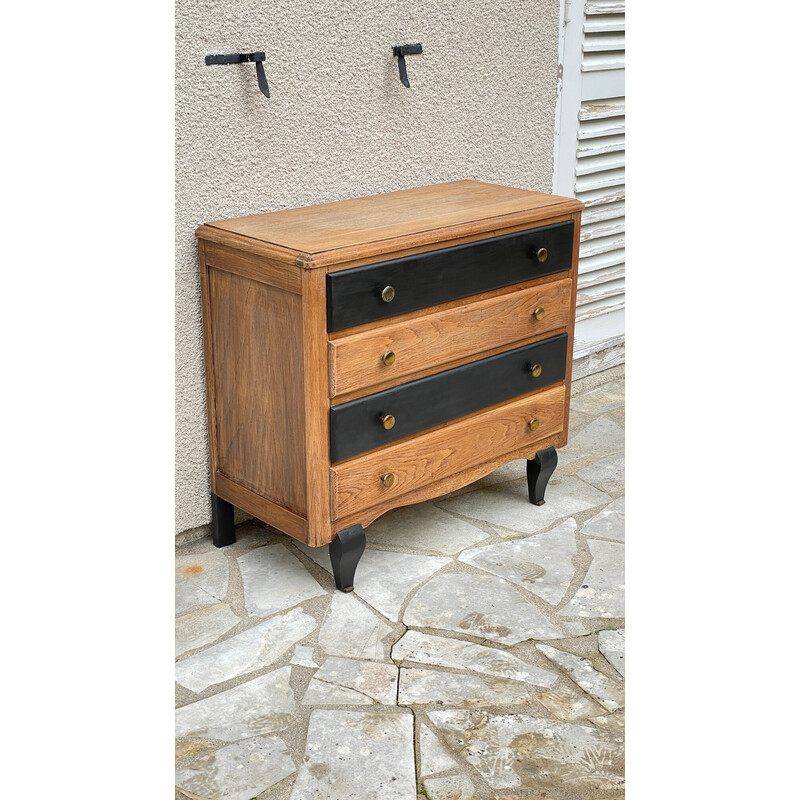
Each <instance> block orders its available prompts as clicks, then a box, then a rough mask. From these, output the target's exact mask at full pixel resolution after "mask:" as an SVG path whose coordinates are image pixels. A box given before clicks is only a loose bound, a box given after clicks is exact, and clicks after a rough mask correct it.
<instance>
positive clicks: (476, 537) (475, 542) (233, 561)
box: [175, 367, 625, 800]
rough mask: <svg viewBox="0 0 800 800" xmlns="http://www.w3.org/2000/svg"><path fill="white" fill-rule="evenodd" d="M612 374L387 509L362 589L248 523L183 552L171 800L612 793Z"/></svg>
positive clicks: (615, 629)
mask: <svg viewBox="0 0 800 800" xmlns="http://www.w3.org/2000/svg"><path fill="white" fill-rule="evenodd" d="M623 451H624V368H623V367H616V368H614V369H612V370H607V371H606V372H604V373H600V375H595V376H592V377H591V378H587V379H584V380H583V381H577V382H576V383H575V385H574V387H573V399H572V411H571V420H570V443H569V445H568V446H567V447H565V448H563V449H562V450H560V451H559V454H558V455H559V463H558V467H557V469H556V472H555V474H554V475H553V477H552V479H551V480H550V484H549V486H548V489H547V493H546V503H545V505H543V506H540V507H536V506H532V505H530V503H528V499H527V488H526V481H525V462H524V461H516V462H513V463H511V464H507V465H506V466H504V467H502V468H501V469H499V470H497V471H496V472H494V473H492V474H491V475H489V476H487V477H485V478H483V479H482V480H480V481H478V482H476V483H474V484H472V485H471V486H469V487H466V488H465V489H462V490H460V491H458V492H454V493H452V494H450V495H448V496H446V497H443V498H440V499H437V500H435V501H432V502H428V503H421V504H418V505H415V506H410V507H407V508H402V509H398V510H396V511H394V512H390V513H389V514H386V515H385V516H383V517H382V518H380V519H379V520H377V521H376V522H375V523H374V524H373V525H371V526H370V527H369V528H368V529H367V550H366V552H365V553H364V556H363V557H362V559H361V563H360V564H359V567H358V571H357V572H356V581H355V585H356V589H355V591H354V592H353V593H352V594H347V595H346V594H342V593H341V592H337V591H336V590H335V589H334V584H333V578H332V576H331V574H330V562H329V560H328V553H327V548H319V549H313V548H308V547H305V546H303V545H299V544H297V543H295V542H293V541H292V540H291V539H289V538H288V537H286V536H283V535H281V534H279V533H277V532H275V531H273V530H271V529H270V528H268V527H267V526H264V525H262V524H261V523H253V522H249V523H245V524H244V525H242V526H241V527H239V528H238V529H237V542H236V543H235V544H233V545H231V546H229V547H226V548H223V549H216V548H214V547H213V545H212V544H211V540H210V537H209V538H204V539H201V540H199V541H196V542H193V543H191V544H187V545H184V546H182V547H180V548H178V550H177V552H176V571H175V575H176V587H175V600H176V607H175V611H176V620H175V647H176V659H177V660H176V665H175V677H176V708H177V710H176V722H175V725H176V730H175V734H176V773H175V783H176V798H181V799H183V798H193V799H196V798H199V800H217V799H220V800H221V799H222V798H224V799H225V800H251V799H252V798H258V800H267V799H268V800H345V798H347V800H418V798H425V797H427V798H430V799H431V800H470V798H479V799H480V800H484V799H485V800H523V799H527V798H549V799H550V800H572V799H573V798H574V799H575V800H577V799H578V798H598V799H599V800H605V799H606V798H608V799H609V800H610V798H622V797H623V791H624V789H623V784H624V778H623V774H624V769H623V761H624V749H623V736H624V689H623V686H624V675H625V666H624V664H625V662H624V644H625V630H624V628H625V620H624V615H625V607H624V519H625V505H624V504H625V499H624V454H623Z"/></svg>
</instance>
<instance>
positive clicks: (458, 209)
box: [197, 181, 583, 591]
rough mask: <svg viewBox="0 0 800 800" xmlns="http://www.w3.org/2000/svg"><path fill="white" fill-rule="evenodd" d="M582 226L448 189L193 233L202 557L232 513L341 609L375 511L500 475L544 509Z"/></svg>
mask: <svg viewBox="0 0 800 800" xmlns="http://www.w3.org/2000/svg"><path fill="white" fill-rule="evenodd" d="M582 208H583V205H582V204H581V203H580V202H578V201H577V200H572V199H569V198H564V197H555V196H553V195H548V194H542V193H539V192H531V191H527V190H523V189H514V188H509V187H503V186H495V185H493V184H486V183H479V182H476V181H457V182H454V183H447V184H441V185H437V186H428V187H422V188H419V189H409V190H405V191H400V192H392V193H387V194H382V195H375V196H372V197H363V198H357V199H353V200H344V201H340V202H335V203H327V204H324V205H319V206H311V207H307V208H299V209H293V210H288V211H279V212H274V213H270V214H258V215H253V216H249V217H240V218H237V219H229V220H223V221H219V222H210V223H207V224H205V225H202V226H201V227H200V228H198V229H197V237H198V247H199V259H200V279H201V293H202V317H203V338H204V349H205V365H206V390H207V408H208V431H209V460H210V484H211V500H212V531H213V538H214V543H215V544H216V545H217V546H223V545H225V544H229V543H231V542H233V541H234V540H235V539H234V529H233V506H234V505H235V506H237V507H239V508H241V509H243V510H244V511H246V512H248V513H250V514H252V515H253V516H255V517H257V518H258V519H261V520H263V521H265V522H267V523H268V524H270V525H272V526H273V527H275V528H277V529H278V530H280V531H283V532H284V533H286V534H288V535H289V536H292V537H294V538H296V539H298V540H300V541H302V542H305V543H306V544H308V545H311V546H315V547H318V546H322V545H326V544H327V545H329V549H330V554H331V562H332V566H333V572H334V577H335V579H336V585H337V587H338V588H339V589H341V590H343V591H348V590H350V589H352V587H353V579H354V574H355V569H356V566H357V564H358V560H359V558H360V556H361V554H362V552H363V550H364V546H365V542H366V536H365V533H364V528H365V527H367V526H368V525H369V524H370V523H371V522H373V521H374V520H375V519H376V518H377V517H379V516H380V515H381V514H383V513H385V512H386V511H389V510H390V509H392V508H396V507H398V506H402V505H407V504H410V503H416V502H420V501H422V500H427V499H430V498H433V497H436V496H438V495H441V494H444V493H446V492H449V491H452V490H454V489H456V488H459V487H461V486H464V485H466V484H468V483H470V482H472V481H474V480H476V479H477V478H479V477H481V476H483V475H485V474H487V473H489V472H491V471H492V470H494V469H496V468H497V467H499V466H501V465H502V464H504V463H506V462H508V461H511V460H513V459H519V458H526V459H528V487H529V493H530V499H531V502H532V503H534V504H541V503H542V502H544V490H545V486H546V484H547V481H548V479H549V477H550V475H551V474H552V472H553V470H554V468H555V465H556V462H557V456H556V451H555V448H557V447H561V446H563V445H564V444H565V443H566V441H567V425H568V418H569V390H570V378H571V368H572V346H573V342H572V338H573V329H574V322H575V290H576V280H577V259H578V244H579V228H580V213H581V210H582ZM534 513H535V512H534Z"/></svg>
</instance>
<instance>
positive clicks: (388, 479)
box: [381, 472, 394, 489]
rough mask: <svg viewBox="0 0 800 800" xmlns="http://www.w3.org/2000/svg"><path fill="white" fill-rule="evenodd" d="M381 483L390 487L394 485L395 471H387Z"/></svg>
mask: <svg viewBox="0 0 800 800" xmlns="http://www.w3.org/2000/svg"><path fill="white" fill-rule="evenodd" d="M381 483H382V484H383V485H384V486H385V487H386V488H387V489H390V488H391V487H392V486H394V473H392V472H387V473H386V474H385V475H382V476H381Z"/></svg>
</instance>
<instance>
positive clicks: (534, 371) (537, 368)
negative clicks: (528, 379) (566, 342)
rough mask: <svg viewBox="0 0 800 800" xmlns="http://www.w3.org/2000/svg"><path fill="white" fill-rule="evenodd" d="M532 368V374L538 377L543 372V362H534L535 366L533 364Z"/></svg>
mask: <svg viewBox="0 0 800 800" xmlns="http://www.w3.org/2000/svg"><path fill="white" fill-rule="evenodd" d="M530 369H531V375H533V377H534V378H538V377H539V376H540V375H541V374H542V365H541V364H534V365H533V366H531V368H530Z"/></svg>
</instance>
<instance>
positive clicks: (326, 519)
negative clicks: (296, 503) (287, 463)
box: [302, 271, 335, 547]
mask: <svg viewBox="0 0 800 800" xmlns="http://www.w3.org/2000/svg"><path fill="white" fill-rule="evenodd" d="M302 325H303V340H302V358H303V365H304V372H305V378H306V383H305V390H304V397H303V402H304V403H305V405H304V433H305V455H306V463H305V475H304V479H305V481H306V486H307V489H308V498H309V500H310V502H309V505H308V514H307V516H308V543H309V544H310V545H311V546H312V547H318V546H320V545H323V544H327V543H328V542H330V541H331V539H333V537H334V535H335V533H334V532H333V531H332V530H331V521H330V515H329V513H328V510H329V509H330V480H329V477H328V471H329V469H330V450H329V446H328V442H329V440H330V422H329V415H328V359H327V334H326V326H327V322H326V315H325V273H324V272H321V271H317V272H304V273H303V320H302Z"/></svg>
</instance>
